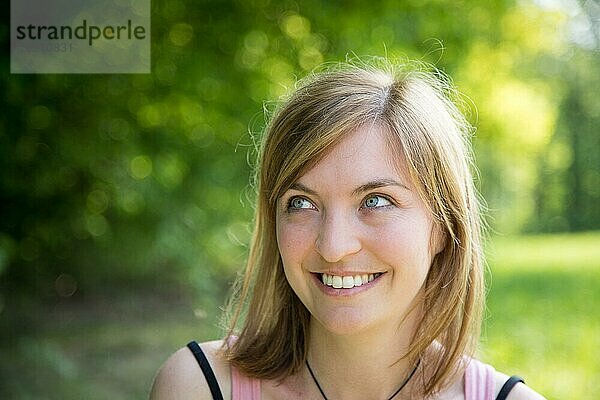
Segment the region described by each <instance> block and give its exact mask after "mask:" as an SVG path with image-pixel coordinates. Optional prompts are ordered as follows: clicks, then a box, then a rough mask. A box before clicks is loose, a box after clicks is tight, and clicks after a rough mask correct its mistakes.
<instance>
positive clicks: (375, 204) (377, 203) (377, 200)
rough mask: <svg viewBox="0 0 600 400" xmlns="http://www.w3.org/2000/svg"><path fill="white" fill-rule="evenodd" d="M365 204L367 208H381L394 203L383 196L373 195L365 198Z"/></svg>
mask: <svg viewBox="0 0 600 400" xmlns="http://www.w3.org/2000/svg"><path fill="white" fill-rule="evenodd" d="M363 205H364V207H365V208H379V207H385V206H390V205H392V203H391V202H390V201H389V200H388V199H386V198H385V197H383V196H379V195H372V196H369V197H367V198H366V199H365V201H364V203H363Z"/></svg>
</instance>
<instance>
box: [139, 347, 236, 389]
mask: <svg viewBox="0 0 600 400" xmlns="http://www.w3.org/2000/svg"><path fill="white" fill-rule="evenodd" d="M222 345H223V341H222V340H215V341H211V342H204V343H200V348H201V349H202V352H203V353H204V355H205V356H206V358H207V360H208V362H209V363H210V366H211V368H212V370H213V372H214V374H215V377H216V378H217V382H219V386H220V388H221V392H222V393H223V398H226V399H227V398H230V397H231V394H230V393H231V378H230V373H229V362H228V361H227V360H226V359H225V358H224V357H223V356H222V355H221V352H220V349H221V346H222ZM150 399H151V400H170V399H182V400H185V399H201V400H202V399H207V400H209V399H212V395H211V392H210V389H209V387H208V383H207V382H206V378H205V377H204V373H203V372H202V370H201V369H200V365H199V364H198V361H196V358H195V357H194V354H193V353H192V352H191V350H190V349H189V348H188V347H182V348H181V349H179V350H177V351H176V352H175V353H173V354H172V355H171V356H170V357H169V358H168V359H167V361H165V363H164V364H163V365H162V367H161V368H160V370H159V371H158V373H157V375H156V377H155V378H154V383H153V385H152V390H151V393H150Z"/></svg>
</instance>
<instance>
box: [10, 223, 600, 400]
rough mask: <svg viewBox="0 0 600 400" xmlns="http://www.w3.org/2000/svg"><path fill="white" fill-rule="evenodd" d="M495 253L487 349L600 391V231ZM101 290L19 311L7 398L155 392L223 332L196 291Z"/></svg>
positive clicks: (558, 386)
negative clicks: (156, 384)
mask: <svg viewBox="0 0 600 400" xmlns="http://www.w3.org/2000/svg"><path fill="white" fill-rule="evenodd" d="M488 254H489V257H488V258H489V266H490V271H491V275H490V276H488V287H489V295H488V310H487V315H486V320H485V323H484V331H483V337H482V345H481V358H482V359H483V360H484V361H486V362H489V363H490V364H492V365H494V366H495V367H496V368H497V369H498V370H500V371H502V372H505V373H507V374H509V375H510V374H519V375H521V376H522V377H523V378H525V379H526V381H527V382H528V383H529V384H530V385H531V386H532V387H533V388H535V389H536V390H538V391H539V392H541V393H542V394H544V395H545V396H546V397H547V398H548V399H573V400H583V399H590V398H593V397H594V396H595V394H596V393H600V379H597V377H598V376H600V357H599V356H600V232H598V233H587V234H578V235H555V236H530V237H510V238H494V240H493V242H492V243H491V244H490V246H489V247H488ZM100 292H101V293H100V294H101V295H100V296H98V297H90V296H88V297H87V298H79V299H77V298H73V299H67V300H65V301H64V302H63V303H58V304H52V305H46V306H43V307H38V308H34V307H33V306H32V305H29V306H24V307H22V309H20V310H19V311H15V312H12V314H13V316H12V318H13V320H14V322H16V323H17V324H22V325H23V326H27V329H22V330H21V332H20V333H19V334H18V335H17V336H12V337H11V336H10V335H9V336H8V339H7V340H4V341H3V342H2V343H0V360H2V361H1V362H0V398H2V399H89V400H96V399H98V400H100V399H115V400H126V399H143V398H147V396H148V391H149V389H150V385H151V383H152V379H153V377H154V374H155V373H156V370H157V369H158V367H159V366H160V365H161V364H162V362H164V360H165V359H166V358H167V357H168V355H169V354H171V353H172V352H173V351H175V350H176V349H177V348H178V347H181V346H184V345H185V344H186V343H187V341H189V340H191V339H198V340H206V339H209V338H214V337H216V335H217V334H218V331H217V329H216V328H215V320H216V317H217V314H218V311H219V310H218V307H214V306H212V307H209V306H204V308H205V310H206V316H204V315H203V314H204V313H203V312H199V313H195V312H194V310H195V309H197V308H198V307H201V305H200V304H198V303H197V302H195V301H194V300H193V298H194V296H191V295H190V294H189V293H188V294H187V295H186V294H185V293H183V294H182V293H181V292H177V293H175V294H173V293H170V294H169V293H162V294H161V293H158V292H157V291H155V290H152V289H149V288H146V289H143V290H136V291H133V290H132V291H128V292H124V291H123V290H117V289H115V290H105V291H104V292H103V293H102V291H100ZM184 292H185V291H184ZM9 307H10V305H9V304H7V307H6V308H5V310H4V312H3V313H2V314H0V322H2V318H4V321H6V320H7V319H8V317H9V315H7V312H9V311H10V309H9ZM9 314H10V313H9ZM15 315H16V317H15ZM197 315H198V316H200V318H199V317H197ZM25 317H26V318H25ZM25 319H26V320H27V323H23V322H19V321H21V320H25ZM2 326H3V327H4V329H5V331H6V330H7V328H6V325H5V324H2V325H0V330H1V329H2ZM8 330H9V331H10V330H11V329H10V328H9V329H8ZM12 330H14V331H15V332H16V331H19V330H18V329H12ZM0 333H2V332H0ZM5 333H6V332H5ZM9 333H10V332H9Z"/></svg>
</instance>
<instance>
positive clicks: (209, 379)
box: [187, 340, 223, 400]
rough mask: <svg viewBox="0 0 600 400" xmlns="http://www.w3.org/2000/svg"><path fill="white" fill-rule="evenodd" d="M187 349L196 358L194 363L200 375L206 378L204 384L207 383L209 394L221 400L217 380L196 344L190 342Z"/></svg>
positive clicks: (221, 396) (215, 399) (193, 341)
mask: <svg viewBox="0 0 600 400" xmlns="http://www.w3.org/2000/svg"><path fill="white" fill-rule="evenodd" d="M187 347H188V349H190V350H191V351H192V354H194V357H196V361H198V364H199V365H200V369H202V373H203V374H204V377H205V378H206V383H208V387H209V389H210V393H211V394H212V396H213V399H214V400H223V395H222V394H221V388H219V383H218V382H217V378H216V377H215V374H214V372H213V370H212V368H211V367H210V364H209V362H208V360H207V359H206V356H205V355H204V353H203V352H202V349H201V348H200V346H199V345H198V343H196V341H195V340H192V341H191V342H189V343H188V344H187Z"/></svg>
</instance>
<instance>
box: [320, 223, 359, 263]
mask: <svg viewBox="0 0 600 400" xmlns="http://www.w3.org/2000/svg"><path fill="white" fill-rule="evenodd" d="M315 247H316V250H317V252H318V253H319V254H320V255H321V257H322V258H323V259H324V260H325V261H327V262H330V263H334V262H338V261H341V260H343V259H344V258H345V257H347V256H349V255H351V254H355V253H358V252H359V251H360V249H361V242H360V238H359V232H358V230H357V228H356V226H354V222H353V221H352V218H350V217H345V216H343V215H339V214H338V215H329V216H326V217H325V218H324V219H323V220H322V222H321V225H320V228H319V235H318V236H317V241H316V243H315Z"/></svg>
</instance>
